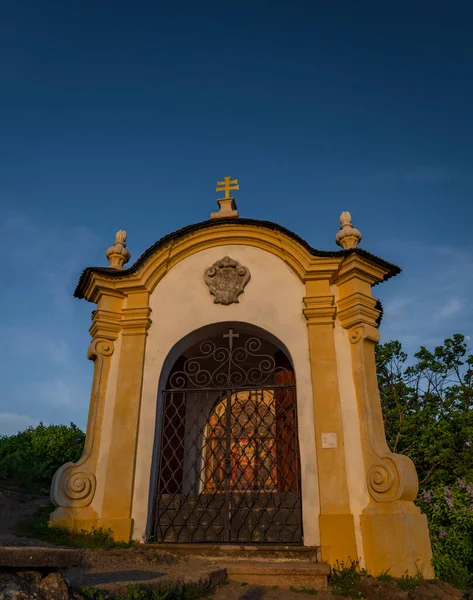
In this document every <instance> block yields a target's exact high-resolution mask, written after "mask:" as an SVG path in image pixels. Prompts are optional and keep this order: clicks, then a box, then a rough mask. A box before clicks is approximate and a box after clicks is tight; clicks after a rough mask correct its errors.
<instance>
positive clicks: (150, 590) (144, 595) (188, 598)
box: [80, 583, 209, 600]
mask: <svg viewBox="0 0 473 600" xmlns="http://www.w3.org/2000/svg"><path fill="white" fill-rule="evenodd" d="M80 593H81V596H82V597H83V598H84V599H85V600H106V599H109V600H198V599H200V598H205V597H207V596H208V595H209V590H208V589H204V588H203V587H202V586H200V585H198V584H195V583H188V584H184V585H178V586H175V585H172V584H170V585H167V586H164V587H159V588H155V587H151V586H146V585H140V584H132V585H129V586H128V588H127V591H126V592H125V594H124V595H123V594H114V595H112V596H110V595H109V594H107V593H106V592H104V591H102V590H99V589H97V588H92V587H85V588H82V589H81V591H80Z"/></svg>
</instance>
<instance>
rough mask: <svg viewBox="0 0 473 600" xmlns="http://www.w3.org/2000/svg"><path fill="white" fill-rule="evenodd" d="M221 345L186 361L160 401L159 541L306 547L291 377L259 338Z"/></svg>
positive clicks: (235, 337) (233, 338)
mask: <svg viewBox="0 0 473 600" xmlns="http://www.w3.org/2000/svg"><path fill="white" fill-rule="evenodd" d="M223 338H224V340H225V341H226V342H227V344H226V345H222V346H217V344H216V343H215V342H214V341H213V340H207V341H205V342H203V343H202V344H200V354H199V355H198V356H193V357H191V358H184V357H181V360H180V362H178V363H176V366H175V368H174V370H173V371H172V372H171V375H170V377H169V380H168V386H167V389H166V390H165V391H164V392H163V409H162V425H161V446H160V468H159V480H158V496H157V501H156V519H155V531H154V536H155V539H156V541H158V542H175V543H187V542H208V543H225V542H227V543H238V542H243V543H279V544H281V543H283V544H300V543H301V542H302V506H301V489H300V462H299V447H298V440H297V407H296V386H295V378H294V373H293V371H292V369H291V368H290V366H289V362H288V361H287V359H286V358H285V356H284V357H283V356H282V353H280V352H279V351H277V350H276V348H275V347H272V350H273V351H274V352H272V353H271V352H269V353H268V352H267V351H266V350H265V349H264V343H263V342H262V340H260V339H258V338H256V337H248V336H244V335H243V334H242V335H239V334H237V333H234V331H233V330H232V329H230V330H229V332H228V333H226V334H225V335H223ZM278 354H279V356H278Z"/></svg>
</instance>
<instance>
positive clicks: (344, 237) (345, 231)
mask: <svg viewBox="0 0 473 600" xmlns="http://www.w3.org/2000/svg"><path fill="white" fill-rule="evenodd" d="M361 238H362V235H361V232H360V231H358V229H355V227H353V225H352V223H351V214H350V213H349V212H348V211H344V212H342V214H341V215H340V231H338V232H337V235H336V236H335V241H336V242H337V244H338V245H339V246H341V247H342V248H343V249H344V250H350V249H351V248H356V247H357V246H358V243H359V242H360V241H361Z"/></svg>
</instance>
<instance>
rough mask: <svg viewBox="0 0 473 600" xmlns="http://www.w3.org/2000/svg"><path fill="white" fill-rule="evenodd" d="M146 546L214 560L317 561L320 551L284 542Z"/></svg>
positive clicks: (317, 548) (179, 554)
mask: <svg viewBox="0 0 473 600" xmlns="http://www.w3.org/2000/svg"><path fill="white" fill-rule="evenodd" d="M146 548H153V549H156V550H163V551H165V552H169V553H171V554H174V555H176V556H185V557H186V558H188V557H189V556H193V557H196V558H200V559H206V560H209V561H213V562H218V561H220V560H226V559H231V560H248V559H250V560H263V561H268V560H274V559H275V560H286V561H287V560H294V561H297V562H300V561H304V562H317V558H318V554H319V552H320V549H319V547H317V546H287V545H284V544H278V545H276V544H271V545H265V544H258V545H252V544H248V543H247V544H236V543H233V544H212V543H201V544H188V543H180V544H166V543H163V544H159V543H154V544H146Z"/></svg>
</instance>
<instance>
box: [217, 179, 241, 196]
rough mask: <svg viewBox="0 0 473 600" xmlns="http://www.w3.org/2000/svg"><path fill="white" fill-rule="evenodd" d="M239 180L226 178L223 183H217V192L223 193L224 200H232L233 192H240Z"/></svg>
mask: <svg viewBox="0 0 473 600" xmlns="http://www.w3.org/2000/svg"><path fill="white" fill-rule="evenodd" d="M239 189H240V186H239V185H238V179H232V178H231V177H224V178H223V181H217V187H216V189H215V191H216V192H223V193H224V194H225V196H224V198H230V191H231V190H239Z"/></svg>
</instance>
